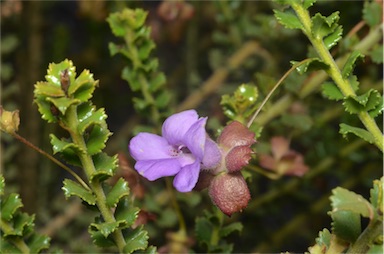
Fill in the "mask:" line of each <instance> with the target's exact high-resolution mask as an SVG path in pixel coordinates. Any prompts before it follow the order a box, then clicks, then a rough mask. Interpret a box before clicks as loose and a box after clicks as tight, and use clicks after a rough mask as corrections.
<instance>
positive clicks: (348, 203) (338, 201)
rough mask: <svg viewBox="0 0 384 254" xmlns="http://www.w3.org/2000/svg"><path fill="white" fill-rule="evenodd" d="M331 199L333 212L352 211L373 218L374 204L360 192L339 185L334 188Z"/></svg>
mask: <svg viewBox="0 0 384 254" xmlns="http://www.w3.org/2000/svg"><path fill="white" fill-rule="evenodd" d="M330 200H331V205H332V212H337V211H350V212H353V213H357V214H360V215H361V216H363V217H365V218H370V219H372V216H373V207H372V205H371V204H370V203H369V202H368V201H367V200H366V199H365V198H364V197H363V196H361V195H359V194H356V193H354V192H352V191H349V190H347V189H344V188H341V187H337V188H335V189H333V190H332V196H331V197H330Z"/></svg>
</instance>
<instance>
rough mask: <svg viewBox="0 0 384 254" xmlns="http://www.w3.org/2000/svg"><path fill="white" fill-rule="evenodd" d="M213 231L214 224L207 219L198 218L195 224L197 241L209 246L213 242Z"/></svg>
mask: <svg viewBox="0 0 384 254" xmlns="http://www.w3.org/2000/svg"><path fill="white" fill-rule="evenodd" d="M212 231H213V225H212V223H211V222H210V221H209V220H208V219H207V218H205V217H199V218H196V222H195V235H196V239H197V240H198V241H199V242H201V243H205V244H207V246H209V244H210V241H211V234H212Z"/></svg>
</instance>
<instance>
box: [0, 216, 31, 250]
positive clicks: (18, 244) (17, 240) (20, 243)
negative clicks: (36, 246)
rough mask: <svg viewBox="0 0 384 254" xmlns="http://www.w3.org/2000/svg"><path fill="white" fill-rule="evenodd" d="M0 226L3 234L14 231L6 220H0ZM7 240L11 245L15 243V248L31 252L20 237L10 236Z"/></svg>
mask: <svg viewBox="0 0 384 254" xmlns="http://www.w3.org/2000/svg"><path fill="white" fill-rule="evenodd" d="M0 228H1V229H2V231H3V232H4V233H5V234H7V233H12V232H14V229H13V228H12V226H11V225H9V224H8V222H6V221H4V220H3V219H1V220H0ZM9 241H10V242H11V243H12V244H13V245H15V246H16V248H18V249H19V250H20V251H21V253H30V252H31V251H30V249H29V247H28V245H27V244H26V243H25V242H24V240H23V239H22V238H20V237H15V238H10V239H9Z"/></svg>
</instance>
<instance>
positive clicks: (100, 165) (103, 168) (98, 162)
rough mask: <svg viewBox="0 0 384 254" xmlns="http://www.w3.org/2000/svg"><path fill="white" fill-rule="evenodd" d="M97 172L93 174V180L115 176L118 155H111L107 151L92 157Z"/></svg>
mask: <svg viewBox="0 0 384 254" xmlns="http://www.w3.org/2000/svg"><path fill="white" fill-rule="evenodd" d="M92 159H93V164H94V165H95V169H96V172H94V173H93V174H92V175H91V177H90V178H91V181H103V180H105V179H107V178H109V177H111V176H113V174H114V171H115V168H116V167H117V156H116V155H115V156H113V157H110V156H108V155H107V154H106V153H98V154H96V155H94V156H93V157H92Z"/></svg>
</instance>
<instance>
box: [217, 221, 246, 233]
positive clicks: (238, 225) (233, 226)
mask: <svg viewBox="0 0 384 254" xmlns="http://www.w3.org/2000/svg"><path fill="white" fill-rule="evenodd" d="M242 230H243V224H241V223H240V222H234V223H231V224H229V225H227V226H225V227H223V228H222V229H221V230H220V232H219V235H220V237H225V236H228V235H229V234H231V233H232V232H234V231H238V232H239V233H240V232H241V231H242Z"/></svg>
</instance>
